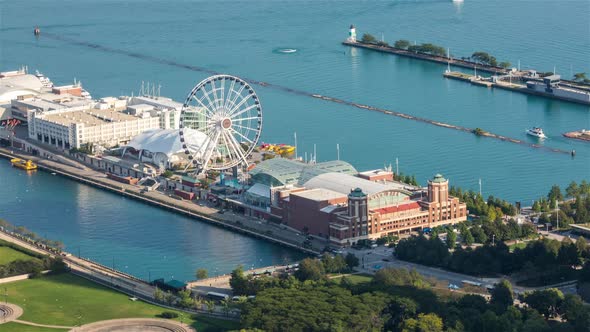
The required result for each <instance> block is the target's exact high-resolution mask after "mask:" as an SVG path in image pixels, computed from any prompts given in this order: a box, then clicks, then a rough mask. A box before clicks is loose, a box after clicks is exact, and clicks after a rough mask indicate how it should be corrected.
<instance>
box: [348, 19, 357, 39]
mask: <svg viewBox="0 0 590 332" xmlns="http://www.w3.org/2000/svg"><path fill="white" fill-rule="evenodd" d="M347 41H349V42H351V43H356V28H355V27H354V25H353V24H351V25H350V29H349V30H348V39H347Z"/></svg>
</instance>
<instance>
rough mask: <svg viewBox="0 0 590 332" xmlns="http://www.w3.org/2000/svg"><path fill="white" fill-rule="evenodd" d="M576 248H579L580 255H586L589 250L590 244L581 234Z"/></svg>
mask: <svg viewBox="0 0 590 332" xmlns="http://www.w3.org/2000/svg"><path fill="white" fill-rule="evenodd" d="M576 249H578V255H580V256H584V255H585V253H586V251H587V250H588V244H587V243H586V239H585V238H584V237H583V236H579V237H578V239H577V240H576Z"/></svg>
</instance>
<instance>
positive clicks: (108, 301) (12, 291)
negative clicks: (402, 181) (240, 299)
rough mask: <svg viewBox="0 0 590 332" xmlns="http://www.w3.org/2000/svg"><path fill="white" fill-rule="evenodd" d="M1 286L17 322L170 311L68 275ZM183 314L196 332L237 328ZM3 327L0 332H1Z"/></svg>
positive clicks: (85, 320) (67, 323) (66, 323)
mask: <svg viewBox="0 0 590 332" xmlns="http://www.w3.org/2000/svg"><path fill="white" fill-rule="evenodd" d="M3 286H5V287H7V288H8V302H11V303H14V304H17V305H19V306H21V307H22V308H23V310H24V313H23V315H22V316H21V317H20V318H19V319H21V320H25V321H30V322H34V323H39V324H48V325H63V326H74V325H76V324H78V323H79V322H78V319H77V318H76V317H77V316H81V317H82V318H81V323H82V324H87V323H91V322H96V321H99V320H105V319H117V318H131V317H137V318H141V317H150V318H155V317H156V315H159V314H161V313H162V312H163V311H170V310H167V309H164V308H160V307H158V306H154V305H151V304H148V303H145V302H142V301H136V302H133V301H130V300H129V298H128V296H126V295H125V294H122V293H118V292H115V291H114V290H111V289H109V288H106V287H103V286H101V285H97V284H95V283H92V282H90V281H88V280H86V279H83V278H80V277H77V276H74V275H71V274H60V275H55V276H47V277H43V278H39V279H29V280H23V281H17V282H13V283H8V284H4V285H3ZM179 314H180V313H179ZM182 315H183V316H184V322H185V323H190V324H191V325H192V326H193V327H195V328H196V329H197V331H199V332H202V331H225V330H230V329H237V328H238V327H239V324H238V323H235V322H231V321H223V320H217V319H211V318H207V317H201V316H199V317H196V320H195V319H192V318H190V316H191V315H190V314H186V313H182ZM19 325H20V324H19ZM3 328H4V326H2V328H0V330H2V331H4V329H3ZM17 330H18V329H17ZM18 331H20V330H18ZM31 331H37V330H31ZM40 331H44V330H40Z"/></svg>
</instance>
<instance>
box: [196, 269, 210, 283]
mask: <svg viewBox="0 0 590 332" xmlns="http://www.w3.org/2000/svg"><path fill="white" fill-rule="evenodd" d="M207 276H208V273H207V269H197V272H195V277H197V279H198V280H200V279H207Z"/></svg>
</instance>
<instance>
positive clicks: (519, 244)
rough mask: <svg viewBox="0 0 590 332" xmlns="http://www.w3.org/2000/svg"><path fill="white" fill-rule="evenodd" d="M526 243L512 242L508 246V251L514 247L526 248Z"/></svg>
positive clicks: (511, 250)
mask: <svg viewBox="0 0 590 332" xmlns="http://www.w3.org/2000/svg"><path fill="white" fill-rule="evenodd" d="M526 245H527V242H518V243H513V244H511V245H510V246H508V249H509V250H510V252H513V251H514V249H516V248H520V249H524V248H526Z"/></svg>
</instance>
